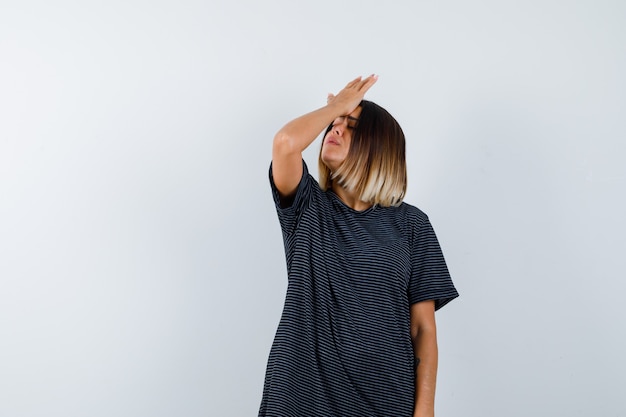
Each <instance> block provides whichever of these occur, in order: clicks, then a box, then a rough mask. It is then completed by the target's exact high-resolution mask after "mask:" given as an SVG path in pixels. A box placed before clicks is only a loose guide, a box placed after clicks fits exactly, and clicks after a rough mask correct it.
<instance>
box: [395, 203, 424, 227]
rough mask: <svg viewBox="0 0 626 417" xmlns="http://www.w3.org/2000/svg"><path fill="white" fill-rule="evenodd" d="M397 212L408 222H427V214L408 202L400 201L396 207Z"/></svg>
mask: <svg viewBox="0 0 626 417" xmlns="http://www.w3.org/2000/svg"><path fill="white" fill-rule="evenodd" d="M397 212H398V214H401V215H403V216H405V217H406V219H407V220H408V221H409V222H411V223H414V224H418V225H421V224H424V223H426V222H428V215H427V214H426V213H424V212H423V211H422V210H421V209H419V208H418V207H416V206H414V205H412V204H409V203H405V202H402V203H401V204H400V205H399V206H398V207H397Z"/></svg>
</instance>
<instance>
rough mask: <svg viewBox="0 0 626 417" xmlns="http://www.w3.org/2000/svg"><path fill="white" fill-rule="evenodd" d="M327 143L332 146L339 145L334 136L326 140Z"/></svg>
mask: <svg viewBox="0 0 626 417" xmlns="http://www.w3.org/2000/svg"><path fill="white" fill-rule="evenodd" d="M326 143H327V144H330V145H339V141H338V140H337V139H335V138H334V137H332V136H329V137H327V138H326Z"/></svg>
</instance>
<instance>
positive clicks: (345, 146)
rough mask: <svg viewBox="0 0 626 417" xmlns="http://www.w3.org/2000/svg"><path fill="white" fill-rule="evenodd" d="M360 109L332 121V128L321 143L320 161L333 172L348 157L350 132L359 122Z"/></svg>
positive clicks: (350, 139)
mask: <svg viewBox="0 0 626 417" xmlns="http://www.w3.org/2000/svg"><path fill="white" fill-rule="evenodd" d="M360 115H361V107H357V108H356V109H355V110H354V111H353V112H352V113H350V114H349V115H347V116H341V117H338V118H336V119H335V120H334V121H333V124H332V128H331V129H330V131H329V132H328V133H327V134H326V136H325V137H324V142H323V143H322V155H321V156H322V161H323V162H324V164H326V166H327V167H328V168H329V169H330V170H331V172H334V171H335V170H336V169H337V168H338V167H339V166H340V165H341V164H342V162H343V161H344V160H345V159H346V157H347V156H348V151H350V143H351V141H352V132H353V131H354V128H355V127H356V124H357V122H358V121H359V116H360Z"/></svg>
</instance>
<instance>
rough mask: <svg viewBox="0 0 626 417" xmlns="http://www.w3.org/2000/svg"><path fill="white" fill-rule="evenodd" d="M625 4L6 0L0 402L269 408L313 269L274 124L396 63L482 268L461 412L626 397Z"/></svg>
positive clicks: (442, 334)
mask: <svg viewBox="0 0 626 417" xmlns="http://www.w3.org/2000/svg"><path fill="white" fill-rule="evenodd" d="M625 19H626V3H624V2H622V1H608V0H593V1H592V0H573V1H565V0H562V1H556V0H542V1H534V0H532V1H521V0H520V1H501V0H499V1H496V0H492V1H488V0H479V1H474V2H467V1H461V0H456V1H438V2H435V1H408V0H407V1H396V2H386V3H385V2H379V1H378V2H375V1H346V2H335V1H330V0H320V1H316V2H307V3H304V2H302V3H301V2H293V1H265V2H256V1H251V0H246V1H239V2H236V1H233V2H227V1H217V2H216V1H192V0H178V1H150V2H148V1H138V0H127V1H108V2H78V1H76V2H71V1H57V2H44V1H23V2H17V1H13V2H8V1H5V2H3V3H2V5H0V416H2V417H5V416H6V417H31V416H46V417H52V416H63V417H70V416H76V417H78V416H81V417H82V416H90V417H96V416H106V417H109V416H118V417H123V416H128V417H136V416H146V417H147V416H150V417H157V416H186V417H193V416H224V417H226V416H234V417H240V416H252V415H256V413H257V410H258V405H259V403H260V399H261V391H262V386H263V377H264V372H265V365H266V360H267V356H268V353H269V349H270V346H271V342H272V339H273V337H274V332H275V330H276V326H277V324H278V319H279V317H280V313H281V310H282V304H283V298H284V295H285V290H286V282H287V281H286V271H285V260H284V252H283V243H282V240H281V233H280V228H279V225H278V221H277V218H276V214H275V211H274V207H273V203H272V199H271V196H270V190H269V184H268V179H267V171H268V167H269V162H270V158H271V141H272V138H273V135H274V133H275V132H276V131H277V130H278V129H279V128H280V127H281V126H282V125H283V124H284V123H286V122H287V121H289V120H290V119H292V118H294V117H296V116H298V115H300V114H303V113H305V112H308V111H310V110H313V109H315V108H317V107H320V106H322V105H324V104H325V98H326V94H327V93H329V92H337V91H338V90H339V89H341V88H342V87H343V86H344V85H345V84H346V83H347V82H348V81H349V80H351V79H352V78H354V77H356V76H357V75H368V74H370V73H377V74H379V75H380V79H379V81H378V83H377V84H376V85H375V86H374V87H373V88H372V90H371V91H370V93H369V94H368V95H367V98H369V99H370V100H373V101H376V102H377V103H379V104H381V105H382V106H383V107H385V108H387V110H389V111H390V112H391V113H392V114H393V115H394V116H395V117H396V118H397V120H398V121H399V122H400V124H401V125H402V127H403V129H404V131H405V133H406V136H407V139H408V149H407V151H408V165H409V191H408V196H407V198H406V201H407V202H409V203H411V204H414V205H417V206H418V207H420V208H421V209H423V210H424V211H425V212H427V213H428V214H429V216H430V218H431V221H432V222H433V224H434V227H435V230H436V231H437V234H438V237H439V240H440V242H441V245H442V247H443V249H444V253H445V256H446V259H447V262H448V265H449V268H450V270H451V273H452V275H453V278H454V281H455V284H456V285H457V287H458V289H459V291H460V293H461V297H460V298H459V299H458V300H455V301H454V302H453V303H451V304H450V305H448V306H446V307H445V308H444V309H442V310H441V311H440V312H438V313H437V320H438V326H439V347H440V370H439V378H438V391H437V411H438V415H440V416H472V417H483V416H484V417H502V416H507V417H516V416H528V415H533V416H571V417H575V416H585V417H587V416H623V415H626V403H625V402H624V400H623V398H622V397H623V389H624V387H625V386H626V361H625V360H624V356H623V355H624V352H626V337H625V336H626V335H625V333H624V323H623V321H624V317H625V316H626V307H625V305H624V303H623V302H621V298H622V294H624V292H625V291H626V284H625V283H624V278H625V273H624V271H625V270H626V261H625V258H626V257H625V256H624V253H625V249H626V242H625V237H624V236H625V233H626V222H625V220H624V213H626V193H625V190H626V187H625V183H626V169H625V164H624V162H623V160H624V156H625V155H626V152H625V151H626V144H625V139H626V123H625V120H626V119H625V115H626V84H625V82H624V80H625V78H624V74H626V48H625V47H624V45H625V44H626V26H625V25H624V22H625V21H626V20H625ZM318 149H319V142H316V143H314V144H313V145H312V146H311V148H310V149H309V150H307V152H306V153H305V158H306V160H307V161H308V163H309V166H311V167H315V166H316V156H317V152H318Z"/></svg>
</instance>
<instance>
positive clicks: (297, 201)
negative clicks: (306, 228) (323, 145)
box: [269, 160, 316, 234]
mask: <svg viewBox="0 0 626 417" xmlns="http://www.w3.org/2000/svg"><path fill="white" fill-rule="evenodd" d="M269 180H270V186H271V188H272V197H273V198H274V204H275V206H276V212H277V213H278V220H279V221H280V227H281V229H282V230H283V233H286V234H290V233H292V232H293V231H294V230H295V228H296V225H297V222H298V219H299V218H300V216H301V214H302V212H303V211H304V210H305V209H306V207H307V206H308V203H309V200H310V198H311V192H312V187H313V186H314V185H315V184H316V183H315V179H313V177H311V175H310V174H309V170H308V167H307V165H306V163H305V162H304V160H303V161H302V178H301V179H300V183H299V184H298V188H297V189H296V193H295V195H294V196H293V198H292V199H290V201H288V202H285V201H281V199H280V195H279V193H278V189H277V188H276V184H274V177H273V175H272V165H271V164H270V169H269Z"/></svg>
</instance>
